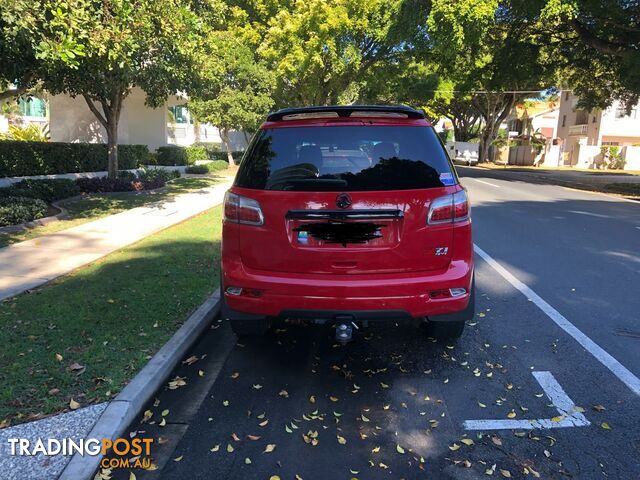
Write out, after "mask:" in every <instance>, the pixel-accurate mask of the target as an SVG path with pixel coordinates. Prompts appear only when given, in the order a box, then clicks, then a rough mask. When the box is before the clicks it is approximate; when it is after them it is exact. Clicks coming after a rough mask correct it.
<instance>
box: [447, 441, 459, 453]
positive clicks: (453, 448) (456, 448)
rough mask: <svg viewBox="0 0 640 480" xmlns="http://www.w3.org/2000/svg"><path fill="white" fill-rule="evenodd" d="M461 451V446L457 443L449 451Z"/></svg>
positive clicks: (450, 446)
mask: <svg viewBox="0 0 640 480" xmlns="http://www.w3.org/2000/svg"><path fill="white" fill-rule="evenodd" d="M459 449H460V445H458V444H457V443H454V444H453V445H449V450H451V451H454V452H455V451H456V450H459Z"/></svg>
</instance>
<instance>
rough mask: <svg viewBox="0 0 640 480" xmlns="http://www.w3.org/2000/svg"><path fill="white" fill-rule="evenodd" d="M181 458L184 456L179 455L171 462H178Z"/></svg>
mask: <svg viewBox="0 0 640 480" xmlns="http://www.w3.org/2000/svg"><path fill="white" fill-rule="evenodd" d="M183 456H184V455H180V456H179V457H176V458H174V459H173V461H174V462H179V461H180V460H182V457H183Z"/></svg>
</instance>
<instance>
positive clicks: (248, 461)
mask: <svg viewBox="0 0 640 480" xmlns="http://www.w3.org/2000/svg"><path fill="white" fill-rule="evenodd" d="M244 464H245V465H251V459H250V458H249V457H246V458H245V459H244Z"/></svg>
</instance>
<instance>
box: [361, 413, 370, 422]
mask: <svg viewBox="0 0 640 480" xmlns="http://www.w3.org/2000/svg"><path fill="white" fill-rule="evenodd" d="M360 418H361V419H362V421H363V422H368V421H369V419H368V418H367V417H365V416H364V415H362V414H361V415H360Z"/></svg>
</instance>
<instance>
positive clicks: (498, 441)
mask: <svg viewBox="0 0 640 480" xmlns="http://www.w3.org/2000/svg"><path fill="white" fill-rule="evenodd" d="M491 441H492V442H493V443H494V445H497V446H499V447H500V446H501V445H502V440H501V439H500V437H498V436H497V435H493V436H492V437H491Z"/></svg>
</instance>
